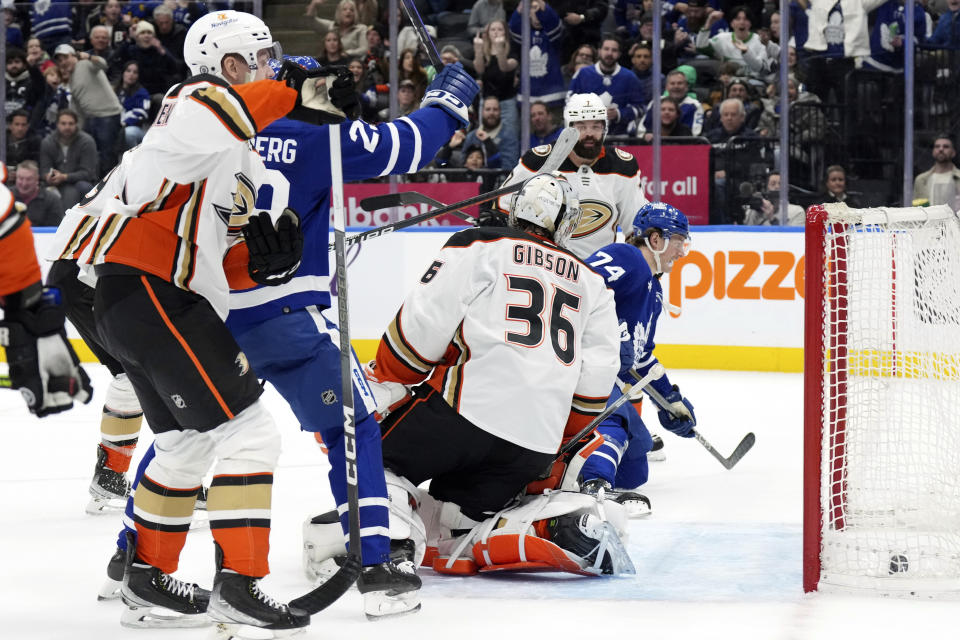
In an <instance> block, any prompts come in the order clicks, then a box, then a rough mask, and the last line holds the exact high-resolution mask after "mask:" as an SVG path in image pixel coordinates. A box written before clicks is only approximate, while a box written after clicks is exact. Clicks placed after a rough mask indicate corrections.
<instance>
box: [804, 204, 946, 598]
mask: <svg viewBox="0 0 960 640" xmlns="http://www.w3.org/2000/svg"><path fill="white" fill-rule="evenodd" d="M805 240H806V283H805V302H804V304H805V323H804V324H805V328H804V333H805V336H804V497H803V510H804V524H803V588H804V591H814V590H817V589H821V590H826V589H839V590H853V591H864V592H875V593H885V594H892V595H897V594H908V595H921V596H923V595H931V596H933V595H954V596H960V219H958V216H957V215H956V214H954V213H953V211H951V209H950V208H949V207H947V206H937V207H926V208H921V207H906V208H879V209H851V208H849V207H847V206H846V205H844V204H827V205H822V206H817V207H813V208H811V209H810V210H809V211H808V213H807V226H806V239H805Z"/></svg>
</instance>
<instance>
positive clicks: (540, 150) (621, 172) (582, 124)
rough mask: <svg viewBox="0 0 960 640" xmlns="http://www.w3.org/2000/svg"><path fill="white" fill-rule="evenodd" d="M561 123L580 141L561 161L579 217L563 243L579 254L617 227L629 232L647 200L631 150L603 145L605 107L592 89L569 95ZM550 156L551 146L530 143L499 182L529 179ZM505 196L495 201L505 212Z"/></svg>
mask: <svg viewBox="0 0 960 640" xmlns="http://www.w3.org/2000/svg"><path fill="white" fill-rule="evenodd" d="M563 120H564V126H567V127H575V128H576V129H577V130H578V131H579V132H580V140H579V141H578V142H577V144H576V146H575V147H574V148H573V151H571V152H570V155H569V156H568V157H567V159H566V160H565V161H564V163H563V164H562V165H561V166H560V174H562V175H563V176H565V177H566V178H567V180H568V181H569V182H570V184H571V185H572V186H573V188H574V189H575V190H576V193H577V197H578V198H579V200H580V207H581V209H583V218H582V219H581V221H580V224H579V226H577V228H576V230H574V232H573V235H571V236H570V240H569V241H568V243H567V248H568V249H570V251H572V252H573V253H575V254H577V256H578V257H580V258H586V257H587V256H589V255H590V254H591V253H593V252H594V251H596V250H597V249H599V248H601V247H604V246H606V245H608V244H610V243H611V242H615V241H616V236H617V227H618V226H619V227H620V228H621V229H623V232H624V233H625V234H626V233H629V232H630V225H631V223H632V222H633V217H634V216H635V215H636V213H637V211H639V210H640V207H642V206H643V205H645V204H646V203H647V199H646V197H644V195H643V190H642V189H641V186H640V169H639V167H638V166H637V160H636V158H634V157H633V156H632V155H631V154H629V153H627V152H626V151H623V150H621V149H618V148H616V147H604V146H603V139H604V137H605V136H606V134H607V108H606V106H604V104H603V101H602V100H601V99H600V97H599V96H598V95H596V94H593V93H580V94H574V95H572V96H570V98H569V99H568V100H567V104H566V106H565V107H564V109H563ZM548 155H550V145H542V146H539V147H534V148H533V149H531V150H530V151H527V152H526V153H525V154H524V155H523V157H522V158H521V159H520V163H519V164H518V165H517V166H516V167H515V168H514V170H513V172H511V173H510V175H509V176H507V180H506V181H505V182H504V183H503V184H504V186H506V185H510V184H513V183H516V182H523V181H524V180H528V179H529V178H530V177H531V176H533V175H534V174H536V173H537V172H538V171H539V170H540V167H542V166H543V163H544V161H545V160H546V158H547V156H548ZM509 198H510V196H503V197H502V198H500V200H499V202H498V203H497V209H498V210H499V211H500V213H502V214H506V213H507V212H508V211H509V204H510V199H509Z"/></svg>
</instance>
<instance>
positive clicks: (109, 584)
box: [97, 578, 123, 601]
mask: <svg viewBox="0 0 960 640" xmlns="http://www.w3.org/2000/svg"><path fill="white" fill-rule="evenodd" d="M122 584H123V582H122V581H120V580H111V579H110V578H107V579H106V580H104V581H103V584H102V585H100V591H98V592H97V600H98V601H103V600H116V599H117V598H119V597H120V586H121V585H122Z"/></svg>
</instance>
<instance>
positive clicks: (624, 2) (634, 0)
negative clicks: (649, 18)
mask: <svg viewBox="0 0 960 640" xmlns="http://www.w3.org/2000/svg"><path fill="white" fill-rule="evenodd" d="M641 17H643V3H641V2H639V0H617V1H616V4H614V5H613V20H614V22H616V24H617V29H616V34H617V35H618V36H619V37H620V38H622V39H628V38H635V37H637V34H638V33H639V32H640V18H641Z"/></svg>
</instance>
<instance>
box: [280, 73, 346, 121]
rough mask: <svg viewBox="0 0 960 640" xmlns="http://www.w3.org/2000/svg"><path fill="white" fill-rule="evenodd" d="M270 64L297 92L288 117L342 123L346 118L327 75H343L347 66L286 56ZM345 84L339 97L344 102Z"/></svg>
mask: <svg viewBox="0 0 960 640" xmlns="http://www.w3.org/2000/svg"><path fill="white" fill-rule="evenodd" d="M278 64H279V70H278V71H277V65H278ZM270 66H271V67H272V68H274V70H275V72H276V74H277V80H279V81H280V82H283V83H284V84H286V85H287V86H288V87H290V88H291V89H294V90H295V91H296V92H297V102H296V104H295V105H294V107H293V109H292V110H291V111H290V113H288V114H287V117H288V118H290V119H292V120H300V121H301V122H306V123H308V124H316V125H320V124H340V123H341V122H343V121H344V119H346V114H345V113H344V112H343V111H341V110H340V108H339V107H338V106H337V104H336V103H335V102H334V101H333V100H332V98H331V96H330V95H329V94H328V91H327V90H326V83H327V82H328V81H329V79H327V76H330V75H339V74H342V73H343V71H346V72H347V73H349V70H348V69H346V67H335V66H334V67H325V66H322V65H320V63H318V62H317V61H316V60H315V59H314V58H311V57H310V56H284V59H283V62H282V63H279V61H278V60H271V61H270ZM338 79H339V78H338ZM332 84H336V81H334V82H333V83H332ZM342 86H343V85H342V83H341V85H339V86H338V88H337V94H338V98H337V100H338V101H340V102H341V103H343V102H344V100H343V97H342V93H343V91H342ZM358 104H359V101H358Z"/></svg>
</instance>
